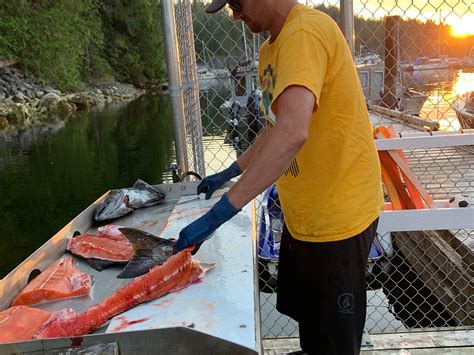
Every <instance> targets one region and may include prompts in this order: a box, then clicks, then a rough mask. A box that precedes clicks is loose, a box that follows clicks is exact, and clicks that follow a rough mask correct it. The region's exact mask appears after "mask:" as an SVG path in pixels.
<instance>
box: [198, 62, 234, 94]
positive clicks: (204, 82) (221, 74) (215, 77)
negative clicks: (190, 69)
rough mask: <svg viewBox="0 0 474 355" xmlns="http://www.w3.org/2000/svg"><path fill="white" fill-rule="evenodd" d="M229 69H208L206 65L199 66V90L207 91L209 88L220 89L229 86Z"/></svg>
mask: <svg viewBox="0 0 474 355" xmlns="http://www.w3.org/2000/svg"><path fill="white" fill-rule="evenodd" d="M229 76H230V74H229V71H228V70H226V69H214V70H211V69H208V68H206V67H199V68H198V69H197V78H198V85H199V90H201V91H207V90H209V89H211V88H212V89H216V90H220V89H222V88H224V87H228V85H229V82H228V79H229Z"/></svg>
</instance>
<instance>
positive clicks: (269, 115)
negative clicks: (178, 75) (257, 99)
mask: <svg viewBox="0 0 474 355" xmlns="http://www.w3.org/2000/svg"><path fill="white" fill-rule="evenodd" d="M260 83H261V85H262V104H261V105H262V106H263V107H262V111H263V114H264V116H265V119H266V120H267V121H268V122H269V123H270V124H271V125H272V126H273V125H274V124H275V115H274V114H273V112H272V109H271V106H272V102H273V91H274V90H275V86H276V75H275V73H274V71H273V68H272V66H271V64H268V66H267V68H266V69H264V70H263V76H262V77H261V78H260Z"/></svg>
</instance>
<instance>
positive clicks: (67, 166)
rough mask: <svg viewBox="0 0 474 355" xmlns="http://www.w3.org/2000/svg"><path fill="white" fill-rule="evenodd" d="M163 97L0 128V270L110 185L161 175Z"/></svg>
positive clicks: (169, 145)
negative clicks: (14, 128) (34, 125)
mask: <svg viewBox="0 0 474 355" xmlns="http://www.w3.org/2000/svg"><path fill="white" fill-rule="evenodd" d="M172 132H173V130H172V119H171V111H170V104H169V101H168V99H167V98H158V97H144V98H140V99H138V100H136V101H134V102H132V103H130V104H127V105H119V106H116V105H114V106H107V107H105V108H102V109H97V110H94V111H90V112H78V113H77V115H76V116H75V117H74V118H72V119H70V120H68V121H67V122H59V123H58V124H57V125H51V126H44V127H37V128H32V129H25V130H19V131H13V132H12V131H9V132H3V133H2V135H0V196H1V197H2V198H1V199H0V214H1V216H2V219H1V220H2V223H0V235H1V236H2V242H1V243H0V277H3V276H4V275H5V274H7V273H8V272H9V271H10V270H11V269H13V267H15V266H16V265H17V264H18V263H19V262H21V261H22V260H23V259H24V258H25V257H27V256H28V255H30V254H31V253H32V252H33V251H34V250H35V249H37V248H38V247H39V246H40V245H41V244H43V243H44V242H45V241H46V240H47V239H49V238H50V237H51V236H52V235H54V234H55V233H56V232H57V231H58V230H59V229H60V228H62V227H63V226H64V225H65V224H66V223H67V222H69V221H70V220H71V219H72V218H74V217H75V216H76V215H77V214H78V213H79V212H81V211H82V210H83V209H84V208H86V207H87V206H88V205H89V204H91V203H92V202H93V201H95V199H97V198H98V197H99V196H101V195H102V194H103V193H104V192H106V191H107V190H109V189H112V188H117V187H125V186H131V185H133V183H134V182H135V181H136V180H137V179H138V178H140V179H143V180H144V181H147V182H149V183H152V184H157V183H161V182H162V181H163V180H164V176H163V175H164V173H165V172H167V169H168V166H169V164H170V163H171V162H172V161H173V152H174V143H173V133H172Z"/></svg>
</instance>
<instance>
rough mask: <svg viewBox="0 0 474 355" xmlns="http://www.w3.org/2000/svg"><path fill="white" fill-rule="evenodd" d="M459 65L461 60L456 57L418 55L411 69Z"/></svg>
mask: <svg viewBox="0 0 474 355" xmlns="http://www.w3.org/2000/svg"><path fill="white" fill-rule="evenodd" d="M460 66H461V60H460V59H458V58H449V57H448V56H440V57H436V58H429V57H418V58H416V60H415V62H414V63H413V66H412V67H413V70H439V69H452V68H456V67H460Z"/></svg>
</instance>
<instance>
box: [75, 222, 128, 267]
mask: <svg viewBox="0 0 474 355" xmlns="http://www.w3.org/2000/svg"><path fill="white" fill-rule="evenodd" d="M119 228H121V227H120V226H117V225H106V226H103V227H100V228H99V229H98V230H97V234H80V235H77V236H75V237H72V238H71V239H70V240H69V242H68V244H67V247H66V249H67V251H69V252H70V253H71V254H74V255H77V256H80V257H81V258H83V259H85V260H86V261H87V262H88V263H89V265H90V266H92V267H93V268H94V269H96V270H98V271H102V270H104V269H105V268H107V267H108V266H111V265H114V264H126V263H128V262H129V261H130V259H131V258H132V256H133V248H132V245H131V244H130V243H129V241H128V239H127V238H125V236H124V235H123V234H122V233H121V232H120V231H119Z"/></svg>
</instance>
